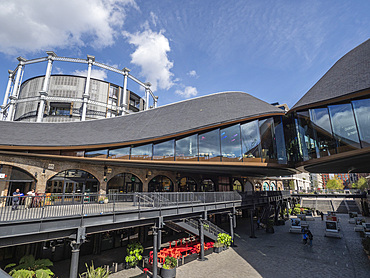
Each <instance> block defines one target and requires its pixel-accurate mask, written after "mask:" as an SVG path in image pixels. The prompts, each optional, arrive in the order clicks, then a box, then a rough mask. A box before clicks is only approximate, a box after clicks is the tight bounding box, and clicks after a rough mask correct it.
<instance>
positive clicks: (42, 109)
mask: <svg viewBox="0 0 370 278" xmlns="http://www.w3.org/2000/svg"><path fill="white" fill-rule="evenodd" d="M47 96H48V93H47V92H45V91H41V92H40V105H39V110H38V111H37V120H36V122H38V123H40V122H42V119H43V118H44V112H45V101H46V97H47Z"/></svg>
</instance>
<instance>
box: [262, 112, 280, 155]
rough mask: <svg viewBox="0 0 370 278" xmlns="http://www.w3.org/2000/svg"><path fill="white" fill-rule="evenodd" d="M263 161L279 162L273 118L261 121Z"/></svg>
mask: <svg viewBox="0 0 370 278" xmlns="http://www.w3.org/2000/svg"><path fill="white" fill-rule="evenodd" d="M259 126H260V134H261V150H262V161H264V162H277V159H276V145H275V140H274V138H275V135H274V121H273V118H268V119H265V120H262V121H259Z"/></svg>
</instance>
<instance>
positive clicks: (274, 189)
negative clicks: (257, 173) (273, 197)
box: [270, 182, 276, 191]
mask: <svg viewBox="0 0 370 278" xmlns="http://www.w3.org/2000/svg"><path fill="white" fill-rule="evenodd" d="M270 190H271V191H276V185H275V183H274V182H271V184H270Z"/></svg>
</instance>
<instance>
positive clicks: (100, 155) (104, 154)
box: [85, 149, 108, 158]
mask: <svg viewBox="0 0 370 278" xmlns="http://www.w3.org/2000/svg"><path fill="white" fill-rule="evenodd" d="M107 155H108V150H107V149H105V150H97V151H89V152H85V157H95V158H107Z"/></svg>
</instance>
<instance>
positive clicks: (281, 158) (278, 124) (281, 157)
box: [274, 117, 288, 164]
mask: <svg viewBox="0 0 370 278" xmlns="http://www.w3.org/2000/svg"><path fill="white" fill-rule="evenodd" d="M274 126H275V143H276V156H277V159H278V163H280V164H287V163H288V161H287V155H286V148H285V139H284V130H283V120H282V117H275V118H274Z"/></svg>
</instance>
